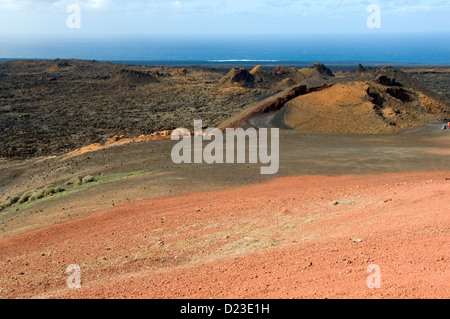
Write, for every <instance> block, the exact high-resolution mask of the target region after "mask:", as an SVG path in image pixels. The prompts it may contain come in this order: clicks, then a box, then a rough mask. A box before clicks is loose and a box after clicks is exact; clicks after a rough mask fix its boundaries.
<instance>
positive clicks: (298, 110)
mask: <svg viewBox="0 0 450 319" xmlns="http://www.w3.org/2000/svg"><path fill="white" fill-rule="evenodd" d="M382 82H384V81H382ZM394 83H395V84H398V83H397V82H396V81H395V80H394V78H392V79H389V81H387V82H385V84H389V86H386V85H382V84H380V83H379V81H378V80H377V81H372V82H350V83H346V84H343V83H341V84H336V85H334V86H332V87H330V88H328V89H325V90H322V91H318V92H313V93H310V94H307V95H302V96H299V97H297V98H295V99H293V100H292V101H290V102H288V103H287V104H286V107H287V109H286V112H285V114H284V122H285V124H286V125H288V126H290V127H292V128H294V129H297V130H304V131H321V132H339V133H367V134H379V133H395V132H399V131H402V130H406V129H410V128H413V127H417V126H421V125H425V124H428V123H433V122H439V121H442V120H444V119H446V118H449V117H450V110H449V108H448V107H447V106H445V105H444V104H442V103H440V102H438V101H436V100H434V99H432V98H430V97H428V96H426V95H425V94H423V93H421V92H418V91H416V90H414V89H409V88H404V87H401V86H392V84H394Z"/></svg>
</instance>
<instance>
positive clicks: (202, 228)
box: [0, 172, 450, 298]
mask: <svg viewBox="0 0 450 319" xmlns="http://www.w3.org/2000/svg"><path fill="white" fill-rule="evenodd" d="M449 177H450V172H430V173H396V174H381V175H360V176H340V177H325V176H299V177H288V178H280V179H277V180H275V181H272V182H269V183H266V184H259V185H252V186H245V187H239V188H234V189H228V190H223V191H216V192H210V193H206V194H205V193H196V194H190V195H183V196H178V197H168V198H160V199H156V200H147V201H141V202H137V203H133V204H130V205H126V206H122V207H118V208H116V209H113V210H110V211H105V212H102V213H98V214H95V215H92V216H89V217H85V218H82V219H79V220H75V221H71V222H67V223H64V224H60V225H54V226H51V227H47V228H43V229H40V230H37V231H33V232H30V233H25V234H21V235H18V236H15V237H10V238H5V239H2V240H0V268H1V277H0V278H1V280H0V289H1V292H0V296H1V297H3V298H17V297H19V298H22V297H32V298H42V297H44V298H47V297H54V298H61V297H62V298H80V297H81V298H449V297H450V288H449V284H448V283H449V280H450V272H449V261H450V248H449V247H450V245H449V244H450V236H449V230H450V215H449V210H448V207H449V201H450V196H449V194H450V181H449V180H447V178H449ZM70 264H78V265H79V266H80V267H81V275H82V288H81V289H72V290H71V289H68V288H67V286H66V279H67V277H68V275H67V274H65V270H66V268H67V266H69V265H70ZM372 264H375V265H378V266H379V267H380V270H381V288H379V289H369V288H368V286H367V278H368V277H369V275H371V274H370V273H368V272H367V269H368V267H369V266H370V265H372Z"/></svg>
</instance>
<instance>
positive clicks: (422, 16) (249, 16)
mask: <svg viewBox="0 0 450 319" xmlns="http://www.w3.org/2000/svg"><path fill="white" fill-rule="evenodd" d="M70 4H78V5H79V7H80V8H81V28H77V29H69V28H68V27H67V24H66V21H67V18H68V17H69V15H70V13H67V11H66V10H67V6H68V5H70ZM370 4H379V6H380V8H381V28H380V29H369V28H368V27H367V23H366V21H367V18H368V17H369V16H370V14H371V13H368V12H367V7H368V6H369V5H370ZM449 18H450V0H397V1H383V0H378V1H377V0H367V1H365V0H316V1H313V0H306V1H302V0H0V35H3V36H5V35H12V36H15V35H18V34H22V35H32V36H35V35H42V36H53V35H64V36H71V35H77V36H83V37H88V36H99V35H168V34H170V35H193V36H195V35H244V34H245V35H273V34H287V35H289V34H313V33H346V34H347V33H348V34H352V33H367V32H372V33H373V32H379V33H397V32H450V19H449ZM0 45H1V44H0Z"/></svg>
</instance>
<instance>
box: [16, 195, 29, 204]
mask: <svg viewBox="0 0 450 319" xmlns="http://www.w3.org/2000/svg"><path fill="white" fill-rule="evenodd" d="M30 197H31V193H26V194H23V195H22V197H21V198H20V199H19V201H18V203H19V204H23V203H26V202H28V201H29V199H30Z"/></svg>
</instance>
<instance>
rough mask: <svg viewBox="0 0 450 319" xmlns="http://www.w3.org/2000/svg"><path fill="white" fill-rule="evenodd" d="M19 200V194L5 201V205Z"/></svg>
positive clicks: (7, 205) (10, 204)
mask: <svg viewBox="0 0 450 319" xmlns="http://www.w3.org/2000/svg"><path fill="white" fill-rule="evenodd" d="M19 200H20V197H19V196H13V197H11V198H10V199H8V200H7V201H6V207H9V206H12V205H14V204H15V203H17V202H18V201H19Z"/></svg>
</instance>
